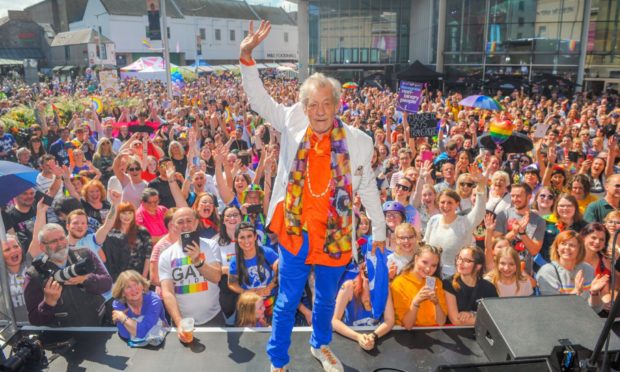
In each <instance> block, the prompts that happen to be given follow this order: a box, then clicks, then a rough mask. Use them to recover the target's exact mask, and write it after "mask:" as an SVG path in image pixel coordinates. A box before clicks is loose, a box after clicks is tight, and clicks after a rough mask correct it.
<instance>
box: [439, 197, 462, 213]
mask: <svg viewBox="0 0 620 372" xmlns="http://www.w3.org/2000/svg"><path fill="white" fill-rule="evenodd" d="M457 206H458V202H457V201H456V200H454V199H453V198H451V197H449V196H448V195H441V196H440V197H439V211H440V212H441V214H443V215H452V214H454V213H456V207H457Z"/></svg>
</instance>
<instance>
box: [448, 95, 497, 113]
mask: <svg viewBox="0 0 620 372" xmlns="http://www.w3.org/2000/svg"><path fill="white" fill-rule="evenodd" d="M459 105H461V106H467V107H476V108H480V109H484V110H492V111H503V110H504V107H503V106H502V105H501V103H499V102H497V101H496V100H495V99H493V98H491V97H489V96H478V95H475V96H469V97H465V98H463V99H462V100H461V101H460V102H459Z"/></svg>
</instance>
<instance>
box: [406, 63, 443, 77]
mask: <svg viewBox="0 0 620 372" xmlns="http://www.w3.org/2000/svg"><path fill="white" fill-rule="evenodd" d="M442 76H443V74H442V73H440V72H437V71H435V70H433V69H431V68H428V67H426V66H424V65H423V64H422V62H420V61H418V60H416V61H415V62H413V63H412V64H411V65H409V67H407V69H405V70H404V71H401V72H399V73H398V74H396V77H397V78H398V80H405V81H417V82H420V81H433V80H438V79H439V78H440V77H442Z"/></svg>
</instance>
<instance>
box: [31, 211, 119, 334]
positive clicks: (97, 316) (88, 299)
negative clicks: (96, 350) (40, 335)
mask: <svg viewBox="0 0 620 372" xmlns="http://www.w3.org/2000/svg"><path fill="white" fill-rule="evenodd" d="M36 240H37V243H39V242H40V244H41V247H42V249H43V251H44V252H45V254H46V255H47V257H48V260H47V262H46V263H45V267H46V268H50V269H52V271H56V270H59V269H60V268H65V267H67V266H69V265H73V264H76V263H78V262H79V264H80V265H84V266H85V267H87V271H88V273H87V274H85V275H79V276H75V277H72V278H70V279H68V280H66V281H62V283H59V282H58V281H57V280H55V278H54V277H51V278H45V276H44V275H41V273H40V272H39V271H38V270H37V269H36V268H35V266H34V265H33V266H31V267H30V268H29V269H28V270H27V273H26V283H25V285H24V298H25V300H26V308H27V309H28V320H29V321H30V323H31V324H32V325H47V326H59V327H83V326H98V325H100V324H101V320H102V318H103V314H104V311H105V305H104V298H103V296H102V294H103V293H105V292H106V291H109V290H110V288H111V287H112V277H110V275H109V274H108V272H107V271H106V269H105V267H104V266H103V264H102V263H101V262H100V261H99V260H98V259H97V256H96V255H95V254H94V253H93V252H91V251H90V250H89V249H88V248H77V249H72V250H69V246H68V241H67V237H66V236H65V232H64V230H63V228H62V226H60V225H58V224H53V223H52V224H47V225H45V226H43V227H42V228H41V230H40V231H39V232H38V237H37V239H36Z"/></svg>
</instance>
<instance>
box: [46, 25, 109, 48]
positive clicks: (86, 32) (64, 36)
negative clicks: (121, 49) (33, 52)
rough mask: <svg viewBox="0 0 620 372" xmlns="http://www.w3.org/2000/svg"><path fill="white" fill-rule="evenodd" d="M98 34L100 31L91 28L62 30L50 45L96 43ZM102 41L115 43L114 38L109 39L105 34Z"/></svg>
mask: <svg viewBox="0 0 620 372" xmlns="http://www.w3.org/2000/svg"><path fill="white" fill-rule="evenodd" d="M98 35H99V33H98V32H97V31H95V30H92V29H90V28H85V29H82V30H75V31H67V32H61V33H59V34H58V35H56V37H54V40H52V44H51V45H50V46H52V47H57V46H63V45H80V44H89V43H95V42H97V40H96V37H97V36H98ZM101 42H102V43H106V44H109V43H113V41H112V40H110V39H108V38H107V37H105V36H102V37H101Z"/></svg>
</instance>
